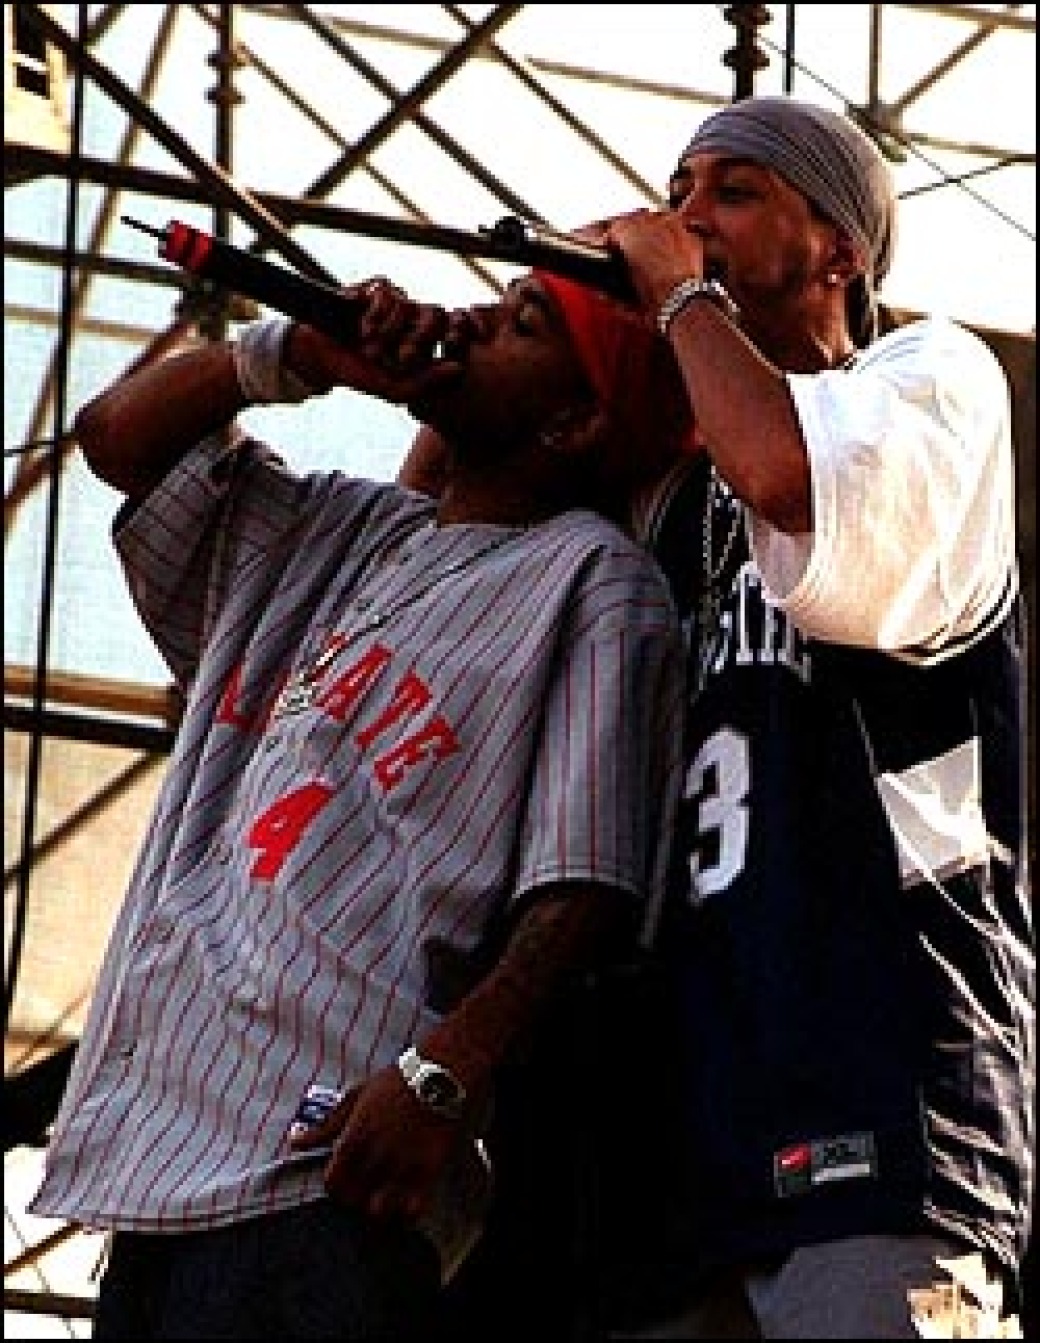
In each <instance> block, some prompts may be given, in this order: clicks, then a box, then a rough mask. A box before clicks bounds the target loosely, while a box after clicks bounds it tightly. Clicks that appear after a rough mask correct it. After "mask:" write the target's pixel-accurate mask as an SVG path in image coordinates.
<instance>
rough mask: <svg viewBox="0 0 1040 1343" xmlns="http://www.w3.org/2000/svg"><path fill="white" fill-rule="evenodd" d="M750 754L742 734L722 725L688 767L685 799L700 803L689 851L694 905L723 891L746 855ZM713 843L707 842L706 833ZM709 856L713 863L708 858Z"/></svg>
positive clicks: (737, 874) (737, 871) (691, 896)
mask: <svg viewBox="0 0 1040 1343" xmlns="http://www.w3.org/2000/svg"><path fill="white" fill-rule="evenodd" d="M750 783H751V752H750V750H749V748H748V742H747V738H746V737H745V736H744V735H743V733H739V732H734V731H733V730H732V729H730V728H723V729H722V730H721V731H719V732H716V733H714V734H713V735H712V736H711V737H709V738H708V740H707V741H706V742H705V743H704V745H703V746H702V747H701V749H700V750H699V751H698V752H697V754H696V756H695V757H694V759H693V760H692V761H691V763H690V767H689V769H688V770H687V771H686V799H687V801H691V800H696V799H698V798H699V799H700V800H699V802H697V803H696V805H697V829H696V839H695V841H694V844H693V846H692V848H691V853H690V891H689V899H690V903H691V904H694V905H698V904H700V903H701V902H702V901H703V900H706V899H707V898H708V897H709V896H712V895H717V894H718V893H719V891H724V890H725V889H726V887H727V886H728V885H729V884H730V882H731V881H733V879H734V878H735V877H737V876H739V875H740V873H741V871H742V870H743V867H744V862H745V859H746V857H747V843H748V830H749V828H750V819H749V816H748V803H747V798H748V792H749V789H750ZM709 836H710V837H711V838H712V840H713V842H711V843H705V838H706V837H709ZM706 854H711V855H712V857H711V859H710V861H708V860H707V859H706V858H705V855H706Z"/></svg>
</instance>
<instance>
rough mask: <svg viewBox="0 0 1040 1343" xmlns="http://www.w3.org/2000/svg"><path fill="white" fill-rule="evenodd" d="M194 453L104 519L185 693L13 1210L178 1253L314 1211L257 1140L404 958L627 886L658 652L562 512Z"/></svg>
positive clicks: (663, 767) (640, 847)
mask: <svg viewBox="0 0 1040 1343" xmlns="http://www.w3.org/2000/svg"><path fill="white" fill-rule="evenodd" d="M433 516H434V515H433V506H432V505H431V504H430V502H429V501H428V500H425V499H422V498H420V497H419V496H417V495H414V494H411V493H408V492H406V491H403V490H401V489H399V488H398V487H396V486H387V485H375V484H371V483H369V482H359V481H355V480H351V479H349V478H347V477H344V476H341V475H337V474H321V475H317V474H314V475H305V476H296V475H293V474H292V473H290V472H289V471H288V470H287V469H286V468H285V467H284V465H283V464H282V463H281V462H279V461H278V460H277V459H276V458H275V457H274V456H273V454H271V453H269V452H268V451H267V450H266V449H264V448H263V447H262V446H260V445H258V444H255V443H245V444H242V445H240V446H239V448H238V449H237V450H236V451H235V452H233V453H231V454H221V453H220V452H219V451H218V449H217V445H216V444H215V442H212V441H211V442H209V443H205V444H201V445H200V446H199V448H198V449H196V450H195V451H194V452H193V453H192V454H190V455H189V456H188V457H187V458H186V459H185V460H184V461H183V462H182V463H181V464H180V466H179V467H178V468H177V469H176V470H175V471H173V472H172V473H171V474H170V476H169V477H168V478H167V479H166V480H165V481H164V482H163V483H162V484H161V485H160V486H159V487H158V488H157V489H156V490H155V491H154V492H153V494H152V495H151V496H150V497H149V498H148V499H146V500H145V501H144V502H143V503H142V504H141V505H140V506H139V507H138V508H137V510H136V511H135V512H134V513H133V515H132V516H131V517H129V518H128V519H126V520H125V521H124V522H122V523H121V524H120V525H117V544H118V547H119V550H120V553H121V555H122V558H123V560H124V563H125V566H126V570H127V575H128V579H129V583H130V587H131V591H132V593H133V595H134V598H135V600H136V602H137V605H138V608H139V610H140V613H141V616H142V618H143V620H144V622H145V624H146V625H147V628H148V629H149V630H150V632H151V634H152V636H153V637H154V639H155V640H156V643H157V645H158V646H159V648H160V649H161V650H162V652H163V654H164V656H165V657H166V658H167V660H168V662H169V664H170V666H171V668H172V669H173V671H174V673H175V674H176V676H177V678H178V680H179V681H180V682H181V683H182V684H183V685H184V687H185V689H186V692H187V695H188V703H187V711H186V715H185V719H184V723H183V725H182V729H181V731H180V733H179V737H178V741H177V745H176V748H175V752H174V755H173V757H172V759H171V761H170V763H169V766H168V770H167V774H166V778H165V782H164V786H163V790H162V794H161V797H160V799H159V803H158V807H157V812H156V815H155V818H154V823H153V825H152V826H151V828H150V831H149V833H148V835H147V837H146V839H145V841H144V845H143V848H142V851H141V854H140V858H139V861H138V864H137V866H136V869H135V873H134V876H133V880H132V883H131V888H130V891H129V893H128V897H127V900H126V902H125V904H124V906H123V908H122V910H121V912H120V915H119V917H118V920H117V923H116V926H115V929H114V932H113V936H112V939H111V944H110V946H109V949H108V951H107V953H106V957H105V960H104V963H103V965H102V968H101V972H100V977H99V983H98V988H97V992H96V994H95V999H94V1003H93V1006H92V1009H91V1013H90V1016H89V1020H88V1023H87V1026H86V1029H85V1031H84V1035H83V1039H82V1041H81V1043H80V1046H79V1049H78V1052H77V1057H76V1061H75V1065H74V1068H73V1072H72V1075H71V1078H70V1082H69V1086H68V1088H67V1091H66V1095H65V1097H64V1099H63V1102H62V1106H61V1109H60V1112H59V1115H58V1118H57V1121H56V1125H55V1131H54V1136H53V1140H52V1143H51V1146H50V1149H49V1153H48V1158H47V1167H46V1173H45V1176H44V1181H43V1183H42V1185H41V1188H40V1190H39V1192H38V1194H37V1196H36V1198H35V1200H34V1203H33V1210H34V1211H35V1212H38V1213H43V1214H47V1215H57V1216H62V1217H65V1218H68V1219H70V1220H74V1221H77V1222H82V1223H85V1224H88V1225H95V1226H114V1227H124V1228H138V1229H158V1230H180V1229H184V1228H187V1227H192V1226H206V1225H215V1224H219V1223H223V1222H228V1221H233V1220H236V1219H238V1218H242V1217H246V1216H251V1215H255V1214H257V1213H260V1212H266V1211H273V1210H275V1209H278V1208H280V1207H284V1206H287V1205H290V1204H296V1203H298V1202H300V1201H301V1200H304V1199H309V1198H317V1197H320V1196H322V1194H323V1192H324V1190H323V1186H322V1165H323V1161H324V1157H323V1155H322V1154H320V1153H319V1154H313V1153H311V1154H299V1155H296V1154H292V1153H290V1152H289V1150H288V1148H287V1145H286V1141H285V1138H286V1131H287V1128H288V1126H289V1123H290V1120H291V1118H292V1115H293V1112H294V1110H295V1109H296V1106H297V1103H298V1102H299V1100H300V1098H301V1096H302V1094H303V1092H304V1091H305V1089H306V1088H307V1086H308V1084H310V1083H313V1082H319V1083H325V1084H328V1085H332V1086H338V1087H350V1086H352V1085H354V1084H356V1083H357V1082H358V1081H359V1080H361V1079H363V1078H364V1077H365V1076H366V1075H367V1074H368V1073H369V1072H370V1071H372V1070H373V1069H376V1068H380V1067H383V1066H385V1065H387V1064H388V1063H389V1062H391V1061H392V1060H393V1059H394V1058H395V1057H396V1056H397V1055H398V1054H399V1053H400V1052H401V1050H402V1049H403V1048H404V1047H406V1046H407V1045H408V1044H409V1042H411V1041H412V1040H413V1039H415V1038H416V1037H418V1036H421V1034H422V1032H423V1031H424V1029H426V1028H427V1027H428V1026H429V1025H430V1024H431V1023H432V1022H433V1021H434V1020H436V1016H437V1010H438V1008H437V995H438V987H439V986H438V985H437V984H436V983H434V982H432V981H431V972H432V967H433V964H434V960H435V958H431V955H430V952H431V948H436V947H437V946H438V945H443V944H444V943H447V944H449V945H451V946H453V947H456V948H459V949H461V950H463V951H465V950H466V949H470V948H472V947H473V946H474V944H475V943H476V941H477V940H478V939H479V937H480V934H481V930H482V928H483V927H484V925H485V923H486V921H487V919H488V917H489V915H490V914H491V913H492V912H493V911H495V910H498V909H500V908H501V907H503V906H504V905H505V904H506V903H507V902H508V901H510V900H516V899H517V898H518V897H519V896H521V895H525V894H526V895H530V893H532V892H536V891H537V890H538V888H540V887H544V886H545V885H547V884H548V883H553V882H557V881H561V880H565V879H582V880H589V881H593V882H596V883H603V884H605V885H608V886H613V887H618V888H621V889H623V890H624V891H627V892H630V893H631V895H632V898H633V899H634V900H646V899H648V898H650V897H652V896H654V895H655V894H656V892H657V890H658V889H659V882H660V880H661V877H662V875H663V868H664V865H665V860H664V853H665V850H666V840H667V833H668V830H669V826H670V820H671V808H672V805H673V802H672V799H673V798H674V797H675V795H676V793H677V790H678V786H679V778H678V771H679V761H678V750H679V745H680V741H681V733H680V731H679V715H680V714H681V702H682V661H681V655H680V652H679V643H678V631H677V624H676V616H675V612H674V608H673V606H672V604H671V600H670V598H669V597H668V595H667V591H666V588H665V586H664V582H663V579H662V577H661V575H660V573H659V570H658V569H657V567H656V564H655V563H654V562H653V561H652V560H651V559H650V558H649V557H648V556H647V555H646V554H645V553H644V552H643V551H642V550H641V549H640V548H639V547H638V546H637V545H636V544H634V543H632V542H630V541H629V540H628V539H627V538H626V537H624V536H623V534H622V533H621V532H620V531H618V530H617V529H616V528H614V527H612V526H611V525H610V524H609V523H606V522H604V521H603V520H602V519H600V518H598V517H597V516H595V515H594V514H592V513H584V512H575V513H571V514H568V515H566V516H564V517H560V518H558V519H555V520H552V521H548V522H545V523H543V524H541V525H538V526H536V527H532V528H530V529H517V528H507V527H501V526H492V525H479V524H478V525H452V526H447V527H444V528H438V527H436V526H435V525H434V522H433Z"/></svg>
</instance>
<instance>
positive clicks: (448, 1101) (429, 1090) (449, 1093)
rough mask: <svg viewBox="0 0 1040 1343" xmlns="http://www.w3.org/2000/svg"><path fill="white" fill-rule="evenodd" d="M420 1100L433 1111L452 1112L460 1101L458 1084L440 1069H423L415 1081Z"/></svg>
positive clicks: (460, 1095) (460, 1094)
mask: <svg viewBox="0 0 1040 1343" xmlns="http://www.w3.org/2000/svg"><path fill="white" fill-rule="evenodd" d="M416 1089H417V1090H418V1092H419V1095H420V1097H421V1098H422V1100H423V1101H424V1102H425V1103H426V1104H427V1105H429V1106H430V1108H431V1109H434V1110H452V1109H454V1108H455V1107H456V1106H458V1105H459V1104H460V1103H461V1101H462V1093H461V1089H460V1087H459V1085H458V1083H457V1082H456V1081H455V1079H454V1078H453V1077H452V1076H451V1074H450V1073H447V1072H445V1071H444V1070H443V1069H442V1068H436V1067H427V1068H424V1069H423V1071H422V1072H421V1074H420V1075H419V1077H418V1078H417V1079H416Z"/></svg>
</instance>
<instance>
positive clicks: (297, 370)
mask: <svg viewBox="0 0 1040 1343" xmlns="http://www.w3.org/2000/svg"><path fill="white" fill-rule="evenodd" d="M350 292H351V293H353V294H355V295H359V296H361V297H362V298H364V299H366V300H367V302H368V308H367V310H366V314H365V316H364V318H363V319H362V321H361V324H360V330H359V334H358V337H357V340H356V343H355V344H354V346H353V347H352V348H348V347H347V346H345V345H344V344H342V343H340V342H338V341H334V340H332V339H331V338H330V337H328V336H326V335H323V334H322V333H321V332H319V331H316V330H315V329H314V328H312V327H309V326H305V325H303V324H293V323H290V322H288V321H286V320H284V319H281V318H275V319H270V320H267V321H262V322H259V323H254V324H253V325H252V326H250V327H246V328H245V329H244V330H243V331H242V333H241V334H240V335H239V337H238V339H237V340H235V341H219V342H215V343H213V344H210V345H203V346H200V347H198V348H196V349H192V350H188V351H185V352H181V353H178V354H175V355H171V356H169V357H168V358H166V359H163V360H162V361H160V362H158V363H153V364H149V365H144V366H141V367H137V368H135V369H133V370H132V371H130V372H129V373H127V374H125V375H124V376H122V377H120V378H118V379H117V380H116V381H115V382H113V383H112V384H110V385H109V386H108V387H106V388H105V389H103V390H102V391H101V392H100V393H99V394H98V395H97V396H95V397H94V398H93V399H92V400H90V401H88V402H86V403H85V404H84V405H83V406H82V407H81V409H80V410H79V411H78V412H77V414H76V417H75V420H74V423H73V429H74V432H75V435H76V437H77V439H78V441H79V444H80V447H81V449H82V451H83V455H84V457H85V458H86V460H87V463H88V464H89V466H90V468H91V470H92V471H93V472H94V473H95V475H97V476H98V477H100V479H102V480H104V481H105V482H106V483H107V484H109V485H112V486H113V487H114V488H116V489H118V490H120V491H122V492H123V493H124V494H125V495H127V497H128V498H130V499H131V500H137V499H140V498H143V497H144V495H145V494H147V493H148V492H149V491H150V490H151V489H152V488H154V486H155V485H156V484H157V483H158V482H159V481H160V480H161V479H162V478H163V476H164V475H165V474H166V473H167V472H168V471H169V470H170V469H171V467H173V466H174V465H175V464H176V463H177V461H178V460H179V459H180V458H181V457H182V456H183V455H184V454H185V453H186V452H187V451H188V450H189V449H190V448H191V447H193V446H194V445H195V444H196V443H198V442H199V440H200V439H202V438H205V437H207V436H208V435H210V434H214V433H217V432H218V431H220V430H221V429H223V428H225V427H227V426H229V425H230V424H231V423H232V421H233V420H234V419H235V417H236V416H237V415H238V414H239V413H240V412H241V411H242V410H244V409H245V408H246V407H247V406H250V405H256V404H262V403H265V402H298V401H301V400H303V399H305V398H306V397H307V396H312V395H321V394H322V393H325V392H328V391H330V390H331V389H332V388H334V387H346V388H349V389H351V390H354V391H358V392H362V393H365V394H366V395H370V396H377V397H380V398H381V399H382V400H385V401H391V402H394V403H396V404H402V405H403V404H406V403H407V402H409V401H410V400H411V399H412V398H413V397H415V396H418V395H420V394H421V393H422V392H423V391H424V390H426V389H428V388H429V386H430V384H431V383H432V382H433V381H436V380H439V379H444V378H450V377H453V376H455V374H456V373H457V365H454V364H452V362H451V360H450V359H446V358H439V359H435V358H434V352H435V350H436V348H437V346H438V343H439V342H440V340H441V337H442V336H443V334H444V332H445V331H446V329H447V327H448V324H449V321H450V317H449V314H448V313H446V312H445V311H444V309H442V308H439V307H436V306H435V305H431V304H420V303H416V302H414V301H412V300H411V299H409V298H408V297H407V295H405V294H404V293H403V291H401V290H399V289H397V288H396V287H395V286H393V285H391V284H390V283H389V282H388V281H386V280H382V279H377V280H370V281H368V282H366V283H365V284H363V285H355V286H352V287H351V290H350Z"/></svg>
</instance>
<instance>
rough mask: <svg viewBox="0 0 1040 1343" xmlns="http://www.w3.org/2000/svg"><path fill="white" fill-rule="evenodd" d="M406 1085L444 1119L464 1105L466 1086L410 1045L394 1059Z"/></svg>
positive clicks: (453, 1115)
mask: <svg viewBox="0 0 1040 1343" xmlns="http://www.w3.org/2000/svg"><path fill="white" fill-rule="evenodd" d="M397 1067H398V1069H399V1071H400V1073H401V1076H402V1077H403V1078H404V1080H405V1082H406V1083H407V1085H408V1089H409V1090H410V1091H411V1093H412V1094H413V1095H414V1096H415V1097H416V1099H417V1100H418V1101H420V1103H421V1104H423V1105H425V1106H426V1108H427V1109H428V1110H432V1111H433V1112H434V1113H435V1114H439V1115H442V1116H443V1117H444V1118H446V1119H457V1118H458V1117H459V1115H461V1114H462V1111H463V1109H464V1108H465V1105H466V1088H465V1087H464V1086H463V1085H462V1083H461V1082H460V1081H459V1080H458V1078H457V1077H456V1076H455V1075H454V1073H452V1072H451V1071H450V1070H449V1069H447V1068H445V1067H444V1066H443V1065H442V1064H440V1063H434V1062H433V1061H432V1060H431V1059H424V1058H423V1057H422V1055H421V1054H420V1053H419V1051H418V1050H417V1049H416V1048H415V1046H414V1045H410V1046H409V1047H408V1048H407V1049H406V1050H405V1051H404V1053H403V1054H402V1055H401V1056H400V1058H399V1059H398V1060H397Z"/></svg>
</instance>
